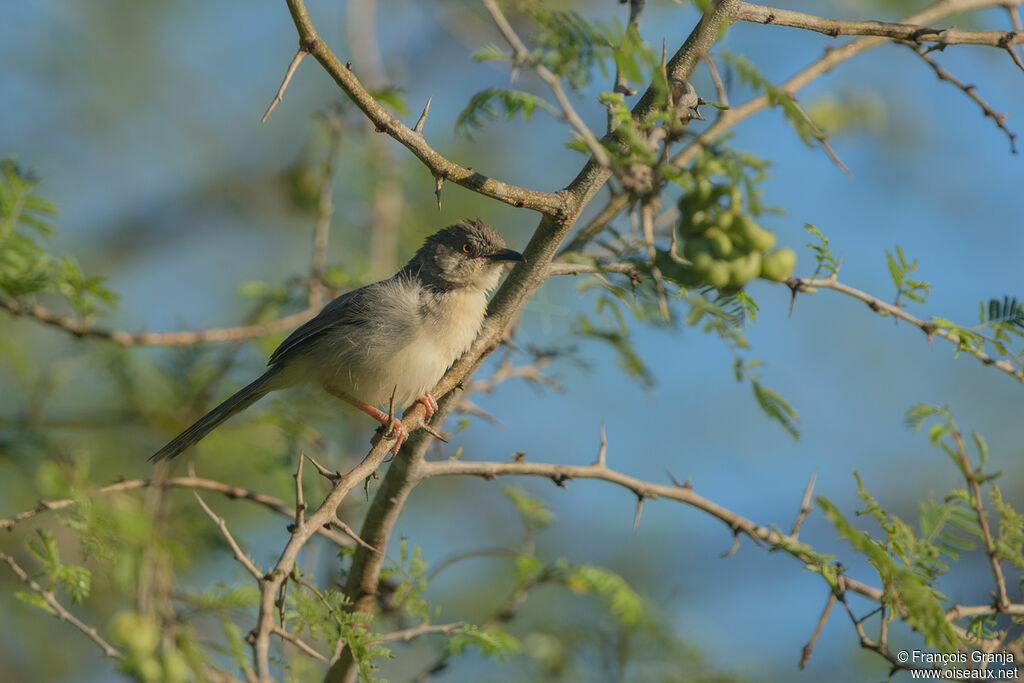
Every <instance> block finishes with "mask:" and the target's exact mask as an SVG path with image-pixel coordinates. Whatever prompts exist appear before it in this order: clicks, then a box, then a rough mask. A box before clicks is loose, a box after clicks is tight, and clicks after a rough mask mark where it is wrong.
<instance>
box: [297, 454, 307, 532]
mask: <svg viewBox="0 0 1024 683" xmlns="http://www.w3.org/2000/svg"><path fill="white" fill-rule="evenodd" d="M305 460H306V454H305V453H303V452H302V451H299V464H298V465H297V466H296V467H295V524H296V526H302V525H303V524H304V523H305V521H306V501H305V499H304V498H303V495H302V463H303V462H304V461H305Z"/></svg>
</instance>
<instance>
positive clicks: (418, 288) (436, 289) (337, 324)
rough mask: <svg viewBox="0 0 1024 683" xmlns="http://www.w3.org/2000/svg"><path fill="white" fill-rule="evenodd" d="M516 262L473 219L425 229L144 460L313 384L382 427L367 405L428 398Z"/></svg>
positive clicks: (168, 453)
mask: <svg viewBox="0 0 1024 683" xmlns="http://www.w3.org/2000/svg"><path fill="white" fill-rule="evenodd" d="M522 260H523V256H522V255H521V254H519V253H518V252H515V251H512V250H511V249H506V248H505V241H504V240H503V239H502V238H501V235H499V234H498V231H497V230H495V229H494V228H492V227H491V226H489V225H486V224H484V223H482V222H481V221H480V219H479V218H478V219H476V220H475V221H471V220H466V221H463V222H461V223H457V224H455V225H451V226H449V227H447V228H444V229H443V230H441V231H439V232H436V233H434V234H433V235H431V236H430V237H428V238H427V239H426V241H425V242H424V243H423V246H422V247H420V249H419V251H417V252H416V255H415V256H413V258H412V259H411V260H410V261H409V263H408V264H406V265H405V267H404V268H402V270H400V271H399V272H398V273H396V274H395V275H394V276H392V277H390V278H388V279H387V280H382V281H380V282H376V283H374V284H371V285H367V286H365V287H361V288H360V289H356V290H354V291H351V292H348V293H346V294H343V295H341V296H339V297H338V298H336V299H334V300H333V301H331V302H330V303H328V304H327V305H326V306H324V308H323V310H322V311H320V313H319V314H317V316H316V317H315V318H313V319H312V320H310V321H309V322H307V323H305V324H304V325H302V326H300V327H299V328H298V329H296V330H295V331H294V332H292V333H291V334H290V335H289V336H288V338H287V339H285V340H284V341H283V342H282V343H281V345H280V346H278V347H277V350H275V351H274V353H273V354H271V356H270V360H269V362H268V363H267V364H268V365H269V366H270V367H269V369H268V370H267V371H266V372H265V373H264V374H263V375H262V376H260V377H259V378H258V379H256V380H255V381H254V382H252V383H251V384H249V385H248V386H246V387H245V388H243V389H241V390H240V391H238V392H237V393H236V394H234V395H233V396H231V397H230V398H228V399H227V400H226V401H224V402H223V403H221V404H220V405H218V406H217V407H216V408H214V409H213V410H211V411H210V412H209V413H207V414H206V415H204V416H203V417H202V418H200V419H199V420H198V421H196V423H195V424H193V425H192V426H191V427H189V428H188V429H186V430H185V431H184V432H182V433H181V434H179V435H178V436H177V437H175V438H174V439H173V440H172V441H171V442H170V443H168V444H167V445H166V446H164V447H163V448H161V449H160V450H159V451H157V452H156V453H155V454H154V455H153V456H152V457H151V458H150V460H153V461H159V460H163V459H165V458H173V457H175V456H176V455H178V454H179V453H181V452H182V451H184V450H185V449H186V448H188V447H189V446H191V445H192V444H194V443H196V442H198V441H199V440H200V439H202V438H203V437H205V436H206V435H207V434H209V433H210V432H211V431H213V429H215V428H216V427H217V426H218V425H220V424H221V423H222V422H224V420H226V419H228V418H229V417H231V416H232V415H234V414H235V413H238V412H240V411H242V410H245V409H246V408H248V407H249V406H251V405H252V404H253V403H255V402H256V401H258V400H259V399H260V398H262V397H263V396H265V395H267V394H268V393H270V392H272V391H277V390H278V389H284V388H286V387H290V386H294V385H296V384H302V383H312V384H316V385H318V386H320V387H322V388H323V389H324V390H326V391H327V392H329V393H331V394H333V395H335V396H337V397H338V398H341V399H342V400H345V401H347V402H349V403H352V404H353V405H356V406H357V407H359V408H360V409H362V410H364V411H365V412H367V413H368V414H370V415H371V416H373V417H374V418H375V419H377V420H378V421H382V420H381V417H380V411H379V410H376V409H375V408H373V407H374V406H378V407H379V406H385V405H387V403H388V402H389V400H390V398H391V396H392V392H394V396H395V408H396V409H398V408H404V407H406V406H409V405H410V404H412V403H413V402H414V401H416V400H418V399H420V398H421V397H423V396H424V395H428V394H427V392H429V390H430V389H431V388H432V387H433V386H434V385H435V384H436V383H437V381H438V380H439V379H441V376H442V375H443V374H444V372H445V370H447V369H448V367H450V366H451V364H452V363H454V362H455V361H456V360H457V359H458V357H459V356H461V355H462V354H463V353H464V352H465V351H466V350H467V349H468V348H469V346H470V344H472V342H473V339H474V338H475V337H476V335H477V332H479V330H480V326H481V324H482V323H483V318H484V313H485V312H486V310H487V292H488V291H490V290H491V289H493V288H494V287H495V286H496V285H497V283H498V279H499V277H500V275H501V270H502V268H503V262H505V261H522ZM428 396H429V395H428ZM430 400H431V401H432V400H433V399H432V398H431V399H430ZM363 404H365V405H363ZM428 412H432V410H429V409H428ZM382 422H383V421H382ZM399 427H401V426H400V425H399ZM403 440H404V437H403V436H398V438H397V441H396V445H395V447H394V450H396V451H397V449H398V448H399V447H400V446H401V442H402V441H403Z"/></svg>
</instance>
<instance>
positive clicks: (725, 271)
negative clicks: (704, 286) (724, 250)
mask: <svg viewBox="0 0 1024 683" xmlns="http://www.w3.org/2000/svg"><path fill="white" fill-rule="evenodd" d="M731 274H732V273H731V271H730V270H729V264H728V263H726V262H725V261H714V262H712V264H711V267H710V268H708V270H707V273H706V274H705V275H704V281H705V282H707V283H708V284H709V285H711V286H712V287H719V288H720V287H725V286H726V285H728V284H729V277H730V275H731Z"/></svg>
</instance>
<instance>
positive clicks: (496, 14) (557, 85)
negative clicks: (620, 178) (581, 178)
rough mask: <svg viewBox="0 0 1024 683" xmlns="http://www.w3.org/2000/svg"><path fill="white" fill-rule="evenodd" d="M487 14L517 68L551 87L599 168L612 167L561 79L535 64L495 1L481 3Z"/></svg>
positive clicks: (565, 114)
mask: <svg viewBox="0 0 1024 683" xmlns="http://www.w3.org/2000/svg"><path fill="white" fill-rule="evenodd" d="M481 2H483V4H484V7H486V8H487V11H488V12H490V13H491V18H492V19H494V25H495V26H497V27H498V30H499V31H501V34H502V35H503V36H504V37H505V40H507V41H508V44H509V45H510V46H511V47H512V51H513V53H514V56H515V62H516V63H518V64H526V65H528V66H529V67H530V68H532V69H533V70H534V71H536V72H537V75H538V76H540V78H541V80H542V81H544V82H545V83H547V84H548V87H550V88H551V92H552V93H553V94H554V96H555V99H556V100H557V101H558V106H559V107H561V108H562V114H563V115H564V116H565V118H566V120H567V121H568V122H569V123H570V124H571V125H572V127H573V128H574V129H575V130H576V132H577V133H579V136H580V138H581V139H582V140H583V141H584V142H585V143H586V144H587V149H589V150H590V153H591V154H593V155H594V160H595V161H596V162H597V164H598V165H599V166H603V167H608V166H610V165H611V158H610V157H609V156H608V150H606V149H605V148H604V147H603V146H601V142H600V141H599V140H598V139H597V136H596V135H594V131H592V130H590V128H589V127H588V126H587V124H586V123H584V122H583V119H581V118H580V115H579V114H578V113H576V109H575V108H574V107H573V106H572V102H570V101H569V96H568V95H566V93H565V88H563V87H562V78H561V77H560V76H558V75H556V74H554V73H552V72H551V70H550V69H548V68H547V67H546V66H544V65H543V64H541V63H539V62H537V61H535V60H533V59H532V58H531V56H530V50H529V49H528V48H527V47H526V45H525V44H524V43H523V41H522V40H521V39H520V38H519V35H518V34H517V33H516V31H515V29H514V28H512V24H510V23H508V19H506V18H505V15H504V13H502V11H501V8H500V7H498V3H497V2H496V0H481Z"/></svg>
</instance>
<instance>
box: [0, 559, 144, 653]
mask: <svg viewBox="0 0 1024 683" xmlns="http://www.w3.org/2000/svg"><path fill="white" fill-rule="evenodd" d="M0 560H3V561H4V562H6V563H7V565H8V566H9V567H10V568H11V571H12V572H14V574H15V576H17V577H18V579H19V580H20V581H21V582H22V583H24V584H25V585H26V586H28V587H29V588H31V589H32V591H34V592H35V593H38V594H39V595H40V596H42V598H43V599H44V600H46V604H47V605H49V606H50V609H51V610H53V616H55V617H57V618H58V619H60V620H61V621H66V622H68V623H69V624H71V625H72V626H74V627H75V628H77V629H78V630H79V631H81V632H82V633H84V634H85V635H86V636H88V638H89V640H91V641H92V642H94V643H96V644H97V645H98V646H99V648H100V650H102V651H103V656H104V657H111V658H113V659H121V658H123V657H124V655H123V654H122V653H121V651H120V650H118V649H117V648H116V647H114V646H113V645H111V644H110V643H108V642H107V641H106V640H104V639H103V637H102V636H101V635H100V634H99V631H97V630H96V627H95V626H90V625H88V624H86V623H85V622H83V621H82V620H80V619H79V618H78V617H76V616H75V615H74V614H72V613H71V612H69V611H68V610H67V609H66V608H65V607H64V605H62V604H60V601H59V600H57V596H56V595H54V594H53V591H51V590H47V589H45V588H43V587H42V586H40V585H39V584H38V583H36V581H35V580H34V579H33V578H32V577H30V576H29V575H28V572H26V571H25V570H24V569H22V568H21V565H19V564H18V563H17V562H16V561H15V560H14V558H13V557H11V556H10V555H8V554H7V553H0Z"/></svg>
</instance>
